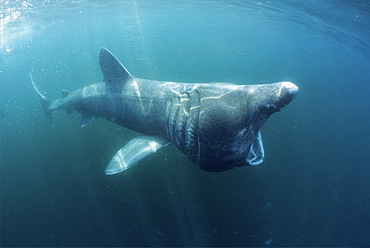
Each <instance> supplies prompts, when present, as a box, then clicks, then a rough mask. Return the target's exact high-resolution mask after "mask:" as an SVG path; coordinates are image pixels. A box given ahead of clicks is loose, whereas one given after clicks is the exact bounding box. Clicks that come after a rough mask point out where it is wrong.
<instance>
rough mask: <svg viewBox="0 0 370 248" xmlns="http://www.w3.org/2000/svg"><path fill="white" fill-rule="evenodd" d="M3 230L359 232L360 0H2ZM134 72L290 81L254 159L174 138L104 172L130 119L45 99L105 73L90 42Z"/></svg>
mask: <svg viewBox="0 0 370 248" xmlns="http://www.w3.org/2000/svg"><path fill="white" fill-rule="evenodd" d="M0 5H1V9H0V11H1V14H0V15H1V16H0V17H1V29H0V35H1V44H0V45H1V51H0V54H1V65H0V168H1V234H0V235H1V239H0V240H1V244H0V245H1V246H24V247H28V246H43V247H48V246H66V247H69V246H95V247H98V246H104V247H107V246H266V247H267V246H269V247H273V246H284V247H289V246H321V247H324V246H363V247H364V246H370V211H369V209H370V180H369V179H370V129H369V124H370V2H368V1H350V0H348V1H339V0H338V1H334V0H310V1H299V0H296V1H290V0H287V1H252V0H249V1H232V0H226V1H196V0H193V1H185V0H172V1H171V0H169V1H164V0H163V1H160V0H158V1H144V0H143V1H129V0H127V1H56V0H54V1H53V0H51V1H41V0H40V1H31V0H28V1H1V2H0ZM103 46H104V47H107V48H108V49H109V50H111V51H112V52H113V53H114V54H115V55H116V56H117V57H118V58H119V59H120V60H121V62H122V63H123V64H124V65H125V66H126V67H127V69H128V70H129V71H130V72H131V74H132V75H134V76H136V77H140V78H147V79H153V80H166V81H179V82H194V83H195V82H196V83H199V82H231V83H236V84H256V83H257V84H260V83H271V82H277V81H291V82H293V83H295V84H297V85H298V86H299V87H300V93H299V94H298V96H297V97H296V99H294V100H293V102H292V103H290V104H289V105H288V106H287V107H286V108H284V109H283V111H282V112H281V113H277V114H274V115H273V116H272V117H271V118H270V119H269V120H268V121H267V123H266V124H265V125H264V127H263V128H262V134H263V138H264V144H265V152H266V159H265V162H264V163H263V164H261V165H260V166H257V167H240V168H237V169H233V170H229V171H224V172H219V173H211V172H206V171H202V170H200V169H199V166H198V165H196V164H194V163H192V162H191V161H189V160H188V159H187V158H186V157H185V156H184V155H183V154H182V153H180V152H179V151H177V150H176V148H175V147H173V146H171V147H167V148H165V149H163V150H160V151H158V152H157V153H155V154H153V155H152V156H150V157H148V158H147V159H145V160H143V161H141V163H140V164H139V165H137V166H135V167H133V168H131V169H130V170H128V171H125V172H124V173H121V174H118V175H115V176H106V175H105V174H104V168H105V166H106V165H107V163H108V162H109V160H110V159H111V157H112V156H113V155H114V154H115V152H116V151H117V150H118V149H119V148H121V147H122V146H123V145H124V144H126V143H127V142H128V141H129V140H130V139H131V138H133V137H135V136H137V135H138V134H137V133H135V132H133V131H130V130H128V129H125V128H122V127H119V126H117V125H115V124H113V123H110V122H108V121H106V120H102V119H98V120H96V121H94V122H93V123H92V124H90V125H89V126H87V127H85V128H82V129H81V128H80V118H77V117H76V116H74V115H67V114H66V113H65V112H64V111H60V112H56V113H55V115H54V120H53V122H52V123H49V122H48V121H46V120H45V118H44V115H43V112H42V108H41V106H40V104H39V99H38V97H37V95H36V93H35V92H34V90H33V88H32V85H31V83H30V80H29V73H30V72H31V71H32V72H33V77H34V79H35V82H36V83H37V84H38V86H39V88H40V89H41V90H42V91H43V92H44V93H45V95H46V96H47V97H48V98H49V99H56V98H58V97H60V96H61V93H60V92H61V90H63V89H68V90H75V89H78V88H80V87H83V86H86V85H88V84H92V83H96V82H98V81H100V80H101V79H102V73H101V71H100V68H99V64H98V53H99V49H100V48H101V47H103Z"/></svg>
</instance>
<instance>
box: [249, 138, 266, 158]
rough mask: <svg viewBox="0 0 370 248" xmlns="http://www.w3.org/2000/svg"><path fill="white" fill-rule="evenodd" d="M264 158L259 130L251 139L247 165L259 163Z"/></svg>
mask: <svg viewBox="0 0 370 248" xmlns="http://www.w3.org/2000/svg"><path fill="white" fill-rule="evenodd" d="M264 158H265V151H264V149H263V143H262V136H261V131H259V132H258V134H257V137H256V138H255V139H254V140H253V143H252V146H251V149H250V151H249V154H248V157H247V163H248V164H249V165H259V164H260V163H262V162H263V159H264Z"/></svg>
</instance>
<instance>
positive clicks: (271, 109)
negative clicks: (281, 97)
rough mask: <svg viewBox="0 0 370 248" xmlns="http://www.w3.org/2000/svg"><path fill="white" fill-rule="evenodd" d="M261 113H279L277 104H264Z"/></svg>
mask: <svg viewBox="0 0 370 248" xmlns="http://www.w3.org/2000/svg"><path fill="white" fill-rule="evenodd" d="M260 111H261V112H268V113H273V112H276V111H279V110H278V108H277V107H276V105H275V104H264V105H262V106H261V107H260Z"/></svg>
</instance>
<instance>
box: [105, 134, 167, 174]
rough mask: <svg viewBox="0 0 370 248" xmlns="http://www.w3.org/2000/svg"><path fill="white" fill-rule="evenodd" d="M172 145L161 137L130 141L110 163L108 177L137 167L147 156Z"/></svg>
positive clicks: (137, 138)
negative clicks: (134, 166)
mask: <svg viewBox="0 0 370 248" xmlns="http://www.w3.org/2000/svg"><path fill="white" fill-rule="evenodd" d="M169 144H170V143H169V142H167V141H165V140H164V139H162V138H160V137H151V136H139V137H136V138H134V139H132V140H130V141H129V142H128V143H127V144H126V145H125V146H124V147H123V148H121V149H120V150H119V151H118V152H117V153H116V155H114V157H113V158H112V160H111V161H110V162H109V164H108V166H107V168H106V169H105V174H106V175H113V174H116V173H119V172H122V171H124V170H127V169H128V168H130V167H132V166H133V165H135V164H136V163H137V162H139V161H140V160H142V159H143V158H145V157H146V156H148V155H150V154H152V153H155V152H156V151H157V150H159V149H161V148H162V147H164V146H167V145H169Z"/></svg>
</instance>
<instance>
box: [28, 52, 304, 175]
mask: <svg viewBox="0 0 370 248" xmlns="http://www.w3.org/2000/svg"><path fill="white" fill-rule="evenodd" d="M99 64H100V67H101V70H102V72H103V75H104V79H103V81H102V82H101V83H96V84H91V85H89V86H86V87H83V88H81V89H78V90H76V91H73V92H67V91H63V92H62V93H63V97H62V98H59V99H57V100H55V101H52V102H50V101H48V100H47V99H46V98H45V96H44V95H43V94H42V93H41V92H40V91H39V90H38V89H37V88H36V86H35V84H34V82H33V79H32V75H31V82H32V84H33V86H34V88H35V90H36V92H37V93H38V95H39V96H40V97H41V100H42V106H43V107H44V109H45V112H46V114H47V116H48V117H49V118H50V117H51V113H52V112H53V111H54V110H57V109H64V110H66V111H67V113H71V112H73V111H75V112H77V113H80V114H81V115H82V127H84V126H87V125H88V124H90V123H91V122H92V121H93V120H95V119H96V118H97V117H102V118H104V119H107V120H110V121H112V122H114V123H116V124H118V125H120V126H123V127H125V128H129V129H131V130H134V131H136V132H139V133H142V134H143V136H138V137H136V138H134V139H132V140H131V141H129V142H128V143H127V144H126V145H125V146H124V147H123V148H121V149H120V150H118V152H117V153H116V154H115V156H114V157H113V158H112V160H111V161H110V163H109V164H108V166H107V167H106V169H105V174H107V175H112V174H116V173H119V172H122V171H124V170H126V169H128V168H130V167H132V166H133V165H135V164H137V162H139V161H140V160H141V159H143V158H145V157H147V156H148V155H150V154H152V153H155V152H156V151H157V150H159V149H161V148H162V147H165V146H167V145H170V144H173V145H175V146H176V147H177V148H178V149H179V150H180V151H181V152H182V153H184V154H185V155H186V156H187V157H188V158H189V159H190V160H191V161H193V162H195V163H197V164H199V165H200V168H201V169H203V170H206V171H224V170H228V169H232V168H234V167H238V166H242V165H258V164H260V163H262V161H263V159H264V149H263V144H262V137H261V131H260V129H261V127H262V125H263V124H264V123H265V122H266V120H267V119H268V118H269V117H270V116H271V115H272V114H273V113H275V112H278V111H280V110H281V108H283V107H285V106H286V105H287V104H288V103H290V102H291V101H292V100H293V99H294V97H295V96H296V95H297V93H298V87H297V86H296V85H294V84H293V83H290V82H279V83H272V84H260V85H235V84H229V83H176V82H164V81H154V80H148V79H141V78H136V77H134V76H132V75H131V74H130V73H129V72H128V70H127V69H126V68H125V67H124V66H123V65H122V64H121V62H120V61H119V60H118V59H117V58H116V57H115V56H114V55H113V54H112V53H111V52H110V51H109V50H108V49H106V48H102V49H101V50H100V55H99Z"/></svg>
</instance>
